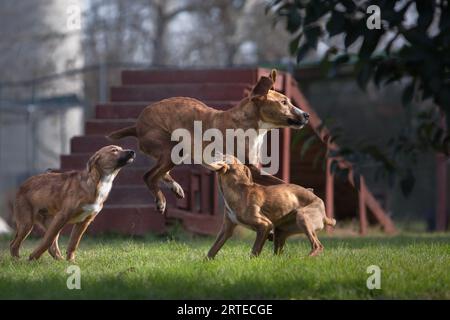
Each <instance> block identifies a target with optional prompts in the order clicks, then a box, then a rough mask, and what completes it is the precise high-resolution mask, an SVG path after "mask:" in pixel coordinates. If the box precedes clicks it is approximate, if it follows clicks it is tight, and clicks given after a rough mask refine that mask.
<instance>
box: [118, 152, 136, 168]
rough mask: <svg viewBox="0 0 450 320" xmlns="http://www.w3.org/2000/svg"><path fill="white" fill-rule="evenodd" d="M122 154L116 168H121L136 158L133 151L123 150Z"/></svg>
mask: <svg viewBox="0 0 450 320" xmlns="http://www.w3.org/2000/svg"><path fill="white" fill-rule="evenodd" d="M122 152H123V155H122V156H120V158H119V159H118V160H117V166H118V167H123V166H124V165H127V164H129V163H131V162H133V161H134V159H135V158H136V152H134V151H133V150H124V151H122Z"/></svg>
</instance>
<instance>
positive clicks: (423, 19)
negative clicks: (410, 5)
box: [416, 0, 434, 31]
mask: <svg viewBox="0 0 450 320" xmlns="http://www.w3.org/2000/svg"><path fill="white" fill-rule="evenodd" d="M416 9H417V13H418V14H419V18H418V19H417V26H418V27H419V28H420V29H422V30H424V31H426V30H427V29H428V27H429V26H430V24H431V22H432V21H433V17H434V1H424V0H416Z"/></svg>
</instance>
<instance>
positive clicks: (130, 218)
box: [61, 68, 395, 235]
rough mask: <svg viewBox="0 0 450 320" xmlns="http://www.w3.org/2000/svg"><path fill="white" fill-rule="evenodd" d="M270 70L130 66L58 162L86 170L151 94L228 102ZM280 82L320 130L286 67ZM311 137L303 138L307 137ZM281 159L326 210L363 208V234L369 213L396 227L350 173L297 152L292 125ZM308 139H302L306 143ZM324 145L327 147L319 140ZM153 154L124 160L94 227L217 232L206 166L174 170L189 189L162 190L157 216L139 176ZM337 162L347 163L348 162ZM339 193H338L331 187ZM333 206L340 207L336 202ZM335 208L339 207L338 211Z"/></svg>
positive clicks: (217, 212) (290, 176)
mask: <svg viewBox="0 0 450 320" xmlns="http://www.w3.org/2000/svg"><path fill="white" fill-rule="evenodd" d="M268 73H269V70H267V69H260V68H252V69H216V70H127V71H123V72H122V84H121V85H120V86H116V87H112V88H111V93H110V97H111V102H108V103H104V104H98V105H96V107H95V118H94V119H89V120H88V121H86V126H85V135H83V136H80V137H74V138H73V139H72V141H71V154H70V155H63V156H61V169H62V170H70V169H82V168H84V166H85V165H86V162H87V160H88V159H89V157H90V155H92V154H93V153H94V152H95V151H96V150H98V149H99V148H100V147H102V146H105V145H108V144H112V143H111V141H108V140H107V139H106V138H105V135H106V134H108V133H110V132H112V131H114V130H116V129H119V128H123V127H126V126H129V125H131V124H133V123H134V122H135V119H136V118H137V116H138V115H139V113H140V112H141V111H142V109H144V108H145V107H146V106H147V105H149V104H151V103H152V102H153V101H158V100H161V99H164V98H168V97H174V96H187V97H194V98H197V99H200V100H202V101H203V102H205V103H206V104H207V105H209V106H211V107H214V108H218V109H227V108H230V107H232V106H234V105H235V104H236V103H237V102H238V101H240V100H241V99H242V98H243V97H244V95H245V94H246V90H247V89H249V88H251V86H252V85H254V84H255V83H256V81H257V80H258V79H259V77H260V76H262V75H267V74H268ZM275 89H277V90H278V91H280V92H283V93H284V94H286V95H287V96H288V97H290V98H291V99H292V101H293V102H294V103H295V104H297V105H298V106H301V108H302V109H303V110H305V111H307V112H308V113H309V114H310V115H311V118H310V126H309V129H308V130H307V129H306V128H305V129H303V130H305V133H306V136H308V135H311V134H317V135H318V136H320V137H321V139H322V135H321V134H319V132H317V129H316V128H317V127H318V126H319V125H320V123H321V120H320V119H319V117H318V115H317V114H316V113H315V112H314V110H313V109H312V107H311V106H310V105H309V103H308V101H307V100H306V99H305V98H304V96H303V95H302V93H301V92H300V90H299V88H298V85H297V83H296V82H295V80H294V79H293V78H292V77H291V76H290V75H289V74H286V73H279V74H278V76H277V81H276V83H275ZM305 138H306V137H305ZM280 140H281V141H280V146H281V148H282V149H281V150H280V151H281V155H280V156H281V159H280V161H281V166H280V171H279V174H278V176H279V177H281V178H282V179H284V180H285V181H292V182H293V183H297V184H300V185H303V186H307V187H313V188H314V190H315V193H316V194H317V195H319V196H320V197H321V198H322V199H324V201H325V203H326V207H327V214H328V215H329V216H336V217H337V218H338V219H339V218H344V217H345V216H347V215H350V216H355V215H358V213H359V218H360V224H361V228H360V229H361V233H362V234H364V233H365V232H366V231H365V230H367V225H368V219H367V212H370V213H371V214H372V215H373V216H374V217H375V220H376V221H378V222H379V223H380V224H381V225H382V226H383V228H384V230H385V231H386V232H390V233H392V232H395V227H394V225H393V222H392V221H391V219H390V218H389V217H388V215H387V214H386V212H385V211H384V209H383V208H382V207H381V206H380V205H379V203H378V202H377V200H376V199H375V198H374V196H373V195H372V194H371V192H370V191H369V190H368V188H367V187H366V186H365V185H364V181H363V180H362V184H361V185H362V186H363V187H361V189H360V190H359V191H358V190H356V189H355V187H354V181H353V180H352V179H353V178H352V175H351V174H350V175H349V179H348V181H347V182H345V181H344V182H342V181H341V182H340V181H334V179H333V176H332V174H331V173H330V172H329V170H327V171H326V173H325V172H323V171H320V170H318V169H317V168H314V166H313V161H312V159H313V156H314V155H315V154H317V152H318V151H317V152H310V153H309V156H308V157H307V158H306V159H302V158H301V157H299V154H300V151H299V150H300V149H299V148H300V146H301V143H300V144H299V145H298V146H297V147H294V148H292V150H291V133H290V130H289V129H283V130H281V136H280ZM302 143H303V142H302ZM116 144H119V145H121V146H123V147H126V148H131V149H134V150H137V151H138V149H137V146H136V140H135V139H134V138H131V137H130V138H126V139H123V140H120V141H119V142H116ZM319 148H321V149H324V148H325V149H326V148H328V146H327V144H325V143H322V144H321V146H320V147H319ZM151 165H152V161H151V160H150V159H149V158H148V157H147V156H146V155H144V154H142V153H140V152H138V155H137V158H136V161H135V162H134V163H133V164H132V165H130V166H127V167H125V168H124V169H123V170H122V171H121V172H120V174H119V175H118V177H117V178H116V181H115V184H114V186H113V189H112V191H111V194H110V196H109V198H108V200H107V202H106V203H105V206H104V208H103V210H102V211H101V212H100V214H99V215H98V216H97V218H96V219H95V220H94V222H93V224H92V226H91V227H90V228H89V229H88V232H89V233H91V234H98V233H105V232H114V233H122V234H131V235H143V234H145V233H148V232H155V233H162V232H164V231H166V230H167V227H168V226H169V225H171V224H172V223H173V222H174V221H175V220H177V221H180V222H181V223H182V225H183V227H184V228H185V229H187V230H189V231H192V232H195V233H201V234H215V233H217V231H218V229H219V228H220V225H221V222H222V214H223V204H222V200H221V198H220V196H219V195H218V191H217V184H216V181H215V179H216V177H215V175H214V174H213V173H212V172H210V171H208V170H206V169H204V168H202V167H201V166H194V165H189V166H187V165H186V166H177V167H176V168H174V170H173V171H172V175H173V176H174V178H175V180H177V181H178V182H179V183H180V184H181V186H182V187H183V189H184V192H185V196H186V197H185V199H176V198H175V196H174V195H173V193H172V192H171V191H170V190H167V189H165V190H163V192H164V193H165V195H166V198H167V202H168V209H167V216H166V217H164V216H162V215H160V214H159V213H158V212H157V211H156V209H155V207H154V199H153V197H152V196H151V195H150V192H149V191H148V190H147V187H146V186H145V184H144V182H143V179H142V176H143V175H144V173H145V172H146V171H148V170H149V168H150V167H151ZM340 166H344V167H346V168H349V169H350V172H351V164H349V163H346V162H345V161H341V162H340ZM335 185H336V191H337V192H338V194H339V197H336V199H335V197H334V194H335V191H334V188H335V187H334V186H335ZM334 208H336V210H335V209H334ZM334 211H336V212H334Z"/></svg>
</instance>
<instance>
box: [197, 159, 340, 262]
mask: <svg viewBox="0 0 450 320" xmlns="http://www.w3.org/2000/svg"><path fill="white" fill-rule="evenodd" d="M224 158H225V160H220V161H216V162H213V163H211V164H209V165H206V166H207V167H208V168H210V169H212V170H214V171H216V172H217V173H218V175H219V186H220V190H221V192H222V195H223V197H224V201H225V206H226V208H227V210H226V214H225V215H224V220H223V225H222V230H221V231H220V233H219V235H218V236H217V239H216V241H215V243H214V244H213V246H212V247H211V249H210V250H209V252H208V258H214V257H215V255H216V254H217V252H218V251H219V250H220V248H221V247H222V246H223V244H224V243H225V241H226V240H227V239H228V238H230V237H231V235H232V233H233V230H234V228H235V227H236V225H238V224H240V225H243V226H245V227H247V228H250V229H253V230H255V231H256V240H255V243H254V245H253V249H252V255H253V256H258V255H259V254H260V252H261V250H262V248H263V246H264V242H265V241H266V239H267V237H268V235H269V232H270V231H271V230H272V229H273V230H274V233H273V241H274V253H275V254H279V253H281V251H282V249H283V246H284V244H285V242H286V238H287V237H289V236H290V235H293V234H297V233H305V234H306V236H307V237H308V239H309V241H310V242H311V247H312V249H311V252H310V254H309V255H310V256H315V255H317V254H318V253H320V252H321V251H322V250H323V245H322V244H321V243H320V241H319V239H318V238H317V235H316V232H315V231H316V230H321V229H323V227H324V224H326V225H330V226H334V225H335V224H336V220H334V219H330V218H328V217H327V216H326V215H325V206H324V203H323V201H322V200H321V199H320V198H319V197H317V196H316V195H314V193H312V192H311V191H309V190H308V189H305V188H302V187H300V186H298V185H295V184H282V185H273V186H261V185H259V184H256V183H254V182H253V181H252V174H251V171H250V170H249V168H248V167H247V166H245V165H243V164H242V163H240V162H239V160H237V159H236V158H234V157H232V156H229V155H227V156H225V157H224Z"/></svg>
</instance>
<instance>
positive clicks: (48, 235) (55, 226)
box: [28, 210, 71, 260]
mask: <svg viewBox="0 0 450 320" xmlns="http://www.w3.org/2000/svg"><path fill="white" fill-rule="evenodd" d="M70 214H71V212H70V211H68V210H64V211H61V212H60V213H58V214H56V216H55V217H54V218H53V221H52V222H51V223H50V225H49V227H48V228H47V231H46V232H45V234H44V238H43V239H42V241H41V242H40V243H39V245H38V246H37V248H36V249H34V251H33V252H32V253H31V254H30V257H29V258H28V259H29V260H37V259H39V258H40V257H41V255H42V254H43V253H44V252H45V251H47V250H48V249H49V248H50V246H51V245H52V244H53V242H54V241H55V239H56V236H57V235H58V234H59V232H60V231H61V229H62V228H63V227H64V225H65V224H66V223H67V222H68V221H69V218H70Z"/></svg>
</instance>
